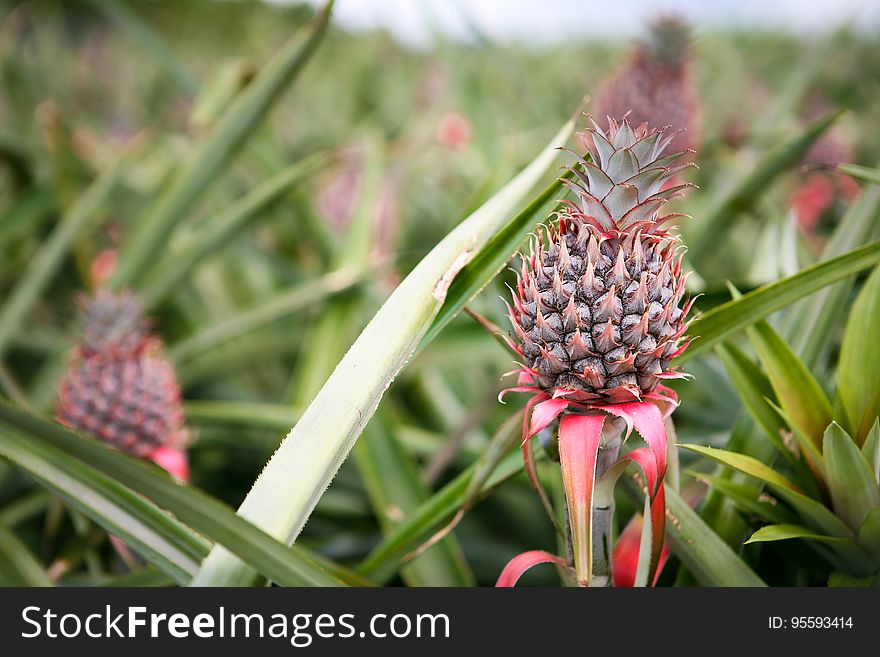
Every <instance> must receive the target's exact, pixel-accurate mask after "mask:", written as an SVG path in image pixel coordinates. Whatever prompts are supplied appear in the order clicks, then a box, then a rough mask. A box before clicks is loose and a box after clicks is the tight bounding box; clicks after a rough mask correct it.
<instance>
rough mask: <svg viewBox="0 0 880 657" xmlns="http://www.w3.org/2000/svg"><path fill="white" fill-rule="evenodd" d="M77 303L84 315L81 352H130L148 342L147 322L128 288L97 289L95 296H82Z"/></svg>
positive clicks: (90, 353)
mask: <svg viewBox="0 0 880 657" xmlns="http://www.w3.org/2000/svg"><path fill="white" fill-rule="evenodd" d="M79 303H80V306H81V308H82V314H83V317H84V318H85V328H84V331H83V337H82V340H81V342H80V345H79V349H80V351H81V353H83V354H84V355H92V354H99V353H116V354H133V353H137V352H140V351H142V350H143V349H144V348H146V346H147V345H148V344H149V343H150V336H149V322H148V321H147V320H146V319H144V317H143V315H142V313H141V306H140V303H139V302H138V300H137V299H136V298H135V296H134V294H132V293H131V291H129V290H125V291H123V292H120V293H115V292H111V291H110V290H104V289H102V290H98V291H97V292H96V293H95V294H94V296H91V297H89V296H85V295H83V296H81V297H80V298H79Z"/></svg>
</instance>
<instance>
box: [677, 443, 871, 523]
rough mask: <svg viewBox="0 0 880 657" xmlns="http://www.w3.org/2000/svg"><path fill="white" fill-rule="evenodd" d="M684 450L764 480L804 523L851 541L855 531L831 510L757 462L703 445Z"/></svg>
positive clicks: (685, 446) (748, 457)
mask: <svg viewBox="0 0 880 657" xmlns="http://www.w3.org/2000/svg"><path fill="white" fill-rule="evenodd" d="M681 447H684V448H685V449H689V450H691V451H692V452H696V453H697V454H702V455H703V456H706V457H708V458H710V459H712V460H713V461H717V462H718V463H722V464H724V465H727V466H730V467H731V468H735V469H736V470H739V471H740V472H744V473H745V474H747V475H749V476H751V477H754V478H755V479H758V480H760V481H763V482H764V483H765V484H767V485H768V486H770V488H772V489H773V490H774V491H775V493H776V494H777V495H778V496H779V497H781V498H782V499H783V500H785V501H786V502H788V503H789V504H790V505H791V506H792V507H793V508H794V510H795V511H797V513H798V514H800V516H801V517H802V518H803V519H804V521H805V522H807V523H808V524H809V525H811V526H813V527H815V528H816V529H817V530H818V531H820V532H823V533H825V534H830V535H832V536H842V537H845V538H852V536H853V532H852V530H851V529H850V528H849V527H847V525H846V524H845V523H844V522H843V521H842V520H841V519H840V518H838V517H837V516H836V515H834V513H832V512H831V510H830V509H828V508H827V507H825V506H824V505H823V504H821V503H820V502H817V501H816V500H814V499H811V498H809V497H807V496H806V495H804V494H803V493H801V492H800V491H799V490H798V488H797V487H796V486H795V485H794V484H792V483H791V482H790V481H789V480H788V479H786V478H785V477H783V476H782V475H781V474H779V473H778V472H776V471H775V470H773V469H772V468H769V467H767V466H766V465H764V464H763V463H761V462H760V461H758V460H757V459H754V458H752V457H750V456H745V455H743V454H736V453H734V452H728V451H726V450H723V449H716V448H714V447H704V446H702V445H681Z"/></svg>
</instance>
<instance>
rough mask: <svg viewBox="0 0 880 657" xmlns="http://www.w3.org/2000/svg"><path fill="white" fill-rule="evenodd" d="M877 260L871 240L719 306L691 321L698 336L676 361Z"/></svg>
mask: <svg viewBox="0 0 880 657" xmlns="http://www.w3.org/2000/svg"><path fill="white" fill-rule="evenodd" d="M878 263H880V241H876V242H871V243H870V244H866V245H865V246H862V247H859V248H857V249H853V250H852V251H849V252H848V253H845V254H843V255H841V256H838V257H836V258H831V259H829V260H825V261H824V262H820V263H818V264H816V265H812V266H811V267H807V268H805V269H803V270H801V271H799V272H798V273H797V274H795V275H794V276H788V277H787V278H783V279H780V280H778V281H776V282H775V283H770V284H769V285H763V286H761V287H759V288H757V289H755V290H752V291H751V292H748V293H746V294H744V295H743V296H742V297H741V298H739V299H735V300H733V301H728V302H727V303H723V304H721V305H720V306H716V307H715V308H712V310H710V311H708V312H707V313H705V314H703V315H702V316H700V317H698V318H697V319H695V320H694V322H693V323H692V324H691V327H690V330H689V331H688V334H689V335H692V336H695V337H697V338H698V339H697V340H696V341H695V342H694V343H693V344H692V345H691V346H690V347H688V348H687V349H686V350H685V352H684V353H683V354H682V355H681V356H679V357H678V358H677V359H676V363H684V362H685V361H687V360H689V359H691V358H694V357H696V356H699V355H701V354H702V353H704V352H705V351H708V350H709V349H712V348H714V347H715V345H717V344H718V343H719V342H721V341H723V340H725V339H726V338H728V337H729V336H731V335H733V334H735V333H738V332H739V331H742V330H743V329H745V328H747V327H748V326H750V325H752V324H754V323H755V322H757V321H760V320H762V319H764V318H765V317H767V316H768V315H770V314H772V313H773V312H775V311H777V310H780V309H781V308H785V307H786V306H788V305H790V304H792V303H794V302H795V301H797V300H798V299H801V298H803V297H805V296H807V295H808V294H811V293H813V292H816V291H817V290H820V289H822V288H823V287H825V286H826V285H830V284H832V283H836V282H837V281H839V280H842V279H844V278H847V277H848V276H852V275H853V274H857V273H858V272H860V271H863V270H865V269H869V268H871V267H873V266H875V265H876V264H878Z"/></svg>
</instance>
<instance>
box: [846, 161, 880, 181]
mask: <svg viewBox="0 0 880 657" xmlns="http://www.w3.org/2000/svg"><path fill="white" fill-rule="evenodd" d="M837 170H838V171H840V172H841V173H845V174H847V175H848V176H852V177H853V178H858V179H859V180H864V181H865V182H869V183H872V184H874V185H880V169H872V168H871V167H863V166H859V165H858V164H838V165H837Z"/></svg>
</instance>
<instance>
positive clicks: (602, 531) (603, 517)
mask: <svg viewBox="0 0 880 657" xmlns="http://www.w3.org/2000/svg"><path fill="white" fill-rule="evenodd" d="M618 452H620V433H618V432H615V433H614V434H613V436H611V437H609V438H608V440H607V441H605V442H604V443H603V444H601V445H600V446H599V454H598V456H597V459H596V480H597V481H598V479H599V477H601V476H602V475H603V474H604V473H605V471H606V470H608V468H610V467H611V466H612V465H614V464H615V463H617V457H618ZM613 528H614V500H613V498H612V501H611V502H610V504H608V505H607V506H602V507H599V506H594V507H593V578H592V579H591V580H590V586H591V587H605V586H614V578H613V575H612V574H613V572H614V571H613V564H612V548H613V542H612V539H613V536H612V532H613Z"/></svg>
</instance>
